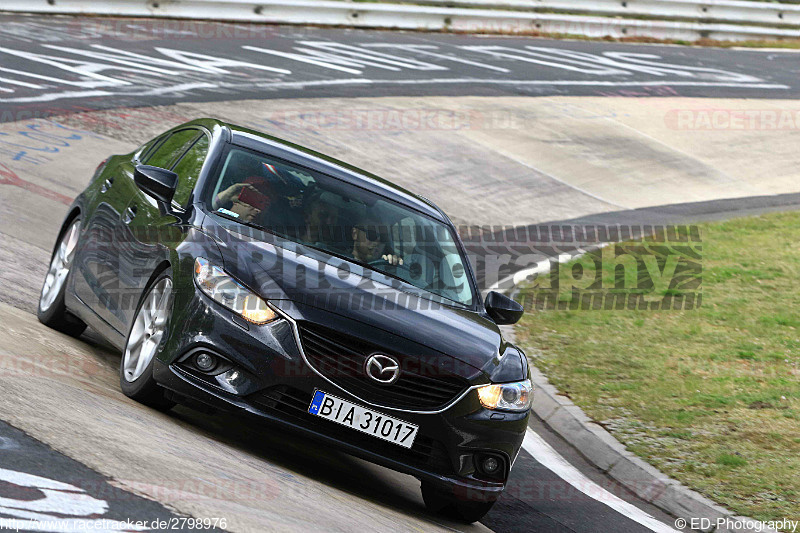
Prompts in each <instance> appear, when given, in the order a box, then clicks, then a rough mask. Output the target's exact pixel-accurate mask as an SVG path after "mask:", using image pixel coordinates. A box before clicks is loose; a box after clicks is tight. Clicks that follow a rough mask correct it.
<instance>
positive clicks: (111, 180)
mask: <svg viewBox="0 0 800 533" xmlns="http://www.w3.org/2000/svg"><path fill="white" fill-rule="evenodd" d="M112 185H114V178H108V179H107V180H106V181H105V182H104V183H103V186H102V187H100V192H102V193H106V192H108V190H109V189H110V188H111V186H112Z"/></svg>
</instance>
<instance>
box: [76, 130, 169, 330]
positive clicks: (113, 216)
mask: <svg viewBox="0 0 800 533" xmlns="http://www.w3.org/2000/svg"><path fill="white" fill-rule="evenodd" d="M162 140H163V139H162V136H159V137H156V138H154V139H151V140H150V141H148V142H146V143H145V144H144V145H142V146H141V147H140V148H139V149H138V150H137V151H136V152H134V153H133V154H127V155H119V156H112V157H110V158H109V159H108V161H107V162H106V164H105V165H104V166H102V167H101V169H100V173H99V175H96V176H95V178H94V179H93V180H92V184H91V186H90V190H91V191H92V192H93V194H90V195H87V198H88V201H87V202H86V203H85V204H84V206H83V212H82V213H81V215H82V218H83V224H84V225H85V227H84V239H85V243H86V244H85V245H84V246H81V247H79V248H78V251H77V254H76V256H75V260H74V261H75V265H76V275H74V276H72V277H71V280H72V281H71V283H72V291H73V292H74V293H75V295H76V296H78V298H79V299H80V300H81V301H82V302H83V303H85V304H86V305H88V306H89V307H90V308H91V309H93V310H94V311H95V312H96V313H97V314H98V315H99V316H100V317H101V318H102V319H103V320H104V321H105V322H107V323H109V324H112V323H113V322H114V321H113V319H112V318H111V317H113V316H114V313H113V312H111V311H109V306H113V305H114V302H115V301H116V299H117V298H116V294H115V293H116V291H117V290H118V286H117V285H116V284H115V282H114V280H115V279H116V278H117V274H116V272H117V269H118V267H119V254H118V251H117V248H118V246H117V244H118V243H117V236H116V231H117V226H118V223H119V220H120V217H121V216H122V213H123V211H124V210H125V207H126V206H127V204H128V202H129V199H130V198H129V196H130V188H129V187H128V186H127V184H126V180H132V179H133V178H132V175H131V172H132V171H131V168H132V166H131V164H130V163H131V160H134V161H138V160H139V159H140V158H143V157H145V156H147V155H148V154H149V153H150V152H151V151H152V150H153V149H154V148H155V147H156V146H157V145H158V144H159V143H160V141H162ZM115 329H116V325H115Z"/></svg>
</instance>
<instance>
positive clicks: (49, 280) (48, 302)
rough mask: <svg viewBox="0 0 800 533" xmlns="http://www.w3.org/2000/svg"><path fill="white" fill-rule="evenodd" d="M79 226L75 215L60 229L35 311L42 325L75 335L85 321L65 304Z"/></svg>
mask: <svg viewBox="0 0 800 533" xmlns="http://www.w3.org/2000/svg"><path fill="white" fill-rule="evenodd" d="M80 228H81V221H80V219H79V218H76V219H74V220H73V221H72V222H71V223H70V225H69V226H68V227H67V229H66V230H65V231H64V232H62V233H61V237H60V238H59V240H58V244H56V247H55V250H54V251H53V257H52V258H51V259H50V267H49V268H48V269H47V275H46V276H45V277H44V284H43V285H42V292H41V295H40V296H39V306H38V308H37V313H36V315H37V316H38V318H39V321H40V322H41V323H42V324H44V325H45V326H48V327H51V328H53V329H56V330H58V331H60V332H62V333H66V334H67V335H72V336H73V337H77V336H78V335H80V334H81V333H83V330H85V329H86V324H84V323H83V322H82V321H81V320H80V319H79V318H77V317H75V316H73V315H72V314H71V313H70V312H69V311H67V306H66V305H65V304H64V293H65V292H66V289H67V278H68V277H69V273H70V269H71V268H72V261H73V259H74V258H75V252H76V250H77V248H78V237H79V235H80Z"/></svg>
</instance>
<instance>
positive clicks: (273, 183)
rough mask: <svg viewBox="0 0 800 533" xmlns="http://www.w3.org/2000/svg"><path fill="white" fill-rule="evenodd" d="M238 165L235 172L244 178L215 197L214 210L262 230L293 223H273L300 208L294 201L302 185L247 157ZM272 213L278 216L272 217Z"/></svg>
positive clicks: (268, 165)
mask: <svg viewBox="0 0 800 533" xmlns="http://www.w3.org/2000/svg"><path fill="white" fill-rule="evenodd" d="M238 163H239V166H238V167H235V168H236V170H235V172H236V174H239V175H241V176H244V178H243V179H242V178H238V176H237V178H238V179H239V180H241V181H240V183H234V184H233V185H231V186H230V187H228V188H226V189H225V190H223V191H221V192H220V193H218V194H217V196H216V197H215V205H216V207H217V208H220V207H222V208H225V209H227V210H229V211H231V212H233V213H235V214H237V215H239V217H238V218H239V219H240V220H242V221H244V222H255V223H257V224H259V225H261V226H263V227H268V226H270V225H272V224H274V223H276V222H282V223H283V224H290V223H291V222H293V221H292V220H277V221H276V219H285V218H286V217H287V216H290V215H291V214H292V211H295V210H297V209H298V208H299V207H300V205H299V204H298V202H297V201H296V198H297V197H298V195H299V193H300V189H301V187H302V182H300V181H299V180H298V179H296V178H294V177H293V176H289V175H286V174H285V173H284V172H282V171H281V170H279V169H278V168H277V167H276V166H275V165H272V164H269V163H265V162H261V161H258V160H255V159H252V158H250V157H248V158H247V159H246V160H244V161H239V162H238ZM275 210H278V211H281V213H273V212H272V211H275ZM284 212H285V213H284ZM290 218H291V217H290Z"/></svg>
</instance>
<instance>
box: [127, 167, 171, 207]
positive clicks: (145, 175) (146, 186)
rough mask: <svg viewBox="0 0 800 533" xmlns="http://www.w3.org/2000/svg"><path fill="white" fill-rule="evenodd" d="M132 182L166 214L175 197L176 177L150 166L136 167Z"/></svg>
mask: <svg viewBox="0 0 800 533" xmlns="http://www.w3.org/2000/svg"><path fill="white" fill-rule="evenodd" d="M133 181H135V182H136V185H137V186H138V187H139V188H140V189H141V190H142V191H144V193H145V194H147V195H148V196H152V197H153V198H155V200H156V201H157V202H158V203H159V205H161V206H162V207H163V208H164V209H165V210H166V211H167V212H169V211H170V209H169V206H170V204H171V203H172V197H173V196H175V188H176V187H177V186H178V175H177V174H175V173H174V172H172V171H171V170H165V169H163V168H158V167H151V166H150V165H136V169H135V170H134V171H133Z"/></svg>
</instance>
